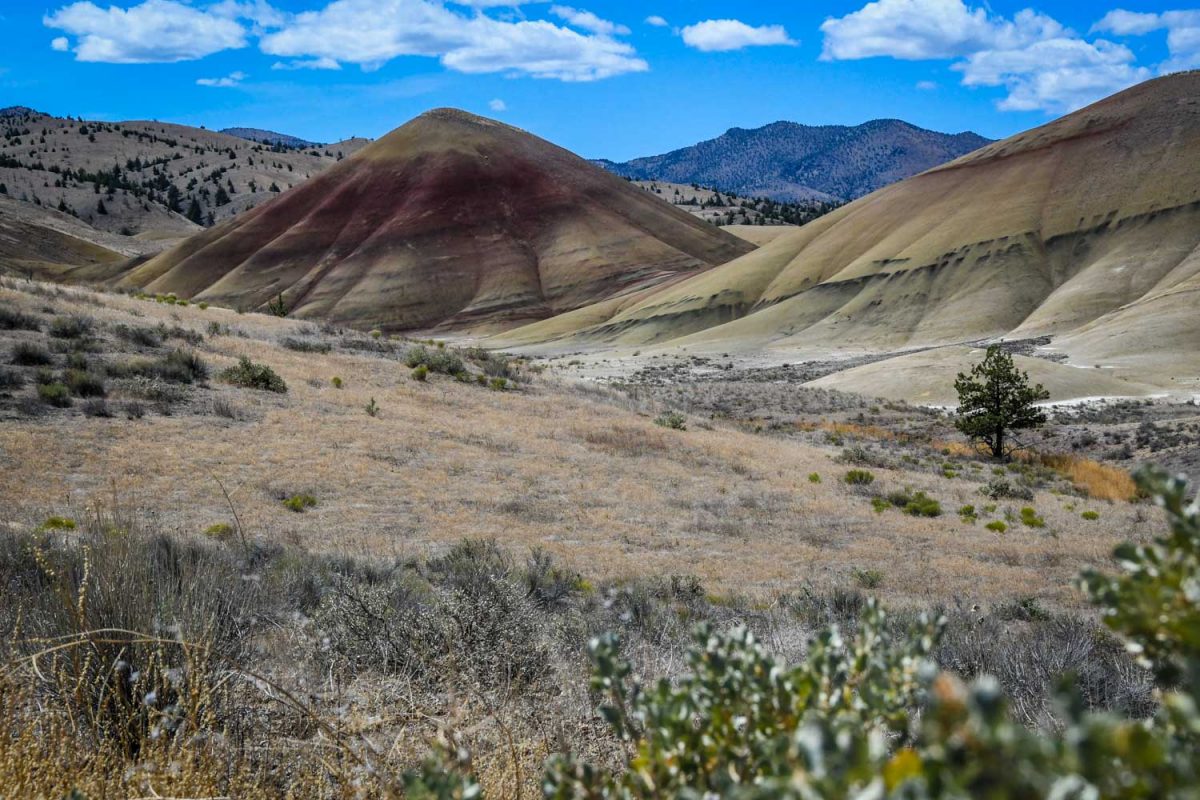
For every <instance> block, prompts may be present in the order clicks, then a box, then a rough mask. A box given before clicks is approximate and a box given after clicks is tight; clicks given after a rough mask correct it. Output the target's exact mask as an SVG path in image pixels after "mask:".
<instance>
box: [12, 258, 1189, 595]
mask: <svg viewBox="0 0 1200 800" xmlns="http://www.w3.org/2000/svg"><path fill="white" fill-rule="evenodd" d="M0 291H2V293H3V294H2V296H0V300H2V301H3V305H4V306H5V307H6V308H12V309H14V310H20V311H22V312H25V313H28V314H29V315H31V316H32V317H34V318H35V319H37V320H40V322H41V324H40V325H39V327H42V328H44V329H45V328H49V327H50V326H51V325H52V324H53V321H54V320H56V319H60V318H79V317H83V318H86V319H87V320H89V323H88V324H89V326H90V330H91V331H92V333H91V334H89V336H90V339H89V342H88V343H87V344H86V345H85V346H83V349H84V350H87V351H91V352H87V353H84V354H83V355H82V356H81V358H82V359H83V360H85V361H87V362H88V363H89V364H90V366H88V367H87V369H88V370H90V371H91V372H95V373H98V374H103V373H104V371H105V370H106V369H108V370H111V371H113V372H115V373H117V374H121V373H122V368H121V367H120V365H121V364H122V363H123V362H129V361H130V360H131V359H132V360H137V359H139V358H140V359H142V360H145V358H146V357H147V356H149V355H152V354H153V353H154V352H159V351H161V352H169V351H170V350H171V349H172V348H176V347H180V346H182V347H183V348H184V349H189V350H194V352H195V353H196V354H198V356H199V358H200V359H202V360H203V361H204V362H205V363H206V364H207V365H208V366H209V371H210V372H211V373H212V374H213V375H215V374H216V373H217V372H218V371H220V370H222V369H224V368H226V367H228V366H230V365H232V364H234V363H235V362H236V360H237V358H239V357H241V356H248V357H249V358H250V359H252V360H253V361H255V362H261V363H265V364H267V365H269V366H271V367H272V368H273V369H274V370H276V371H277V372H278V373H279V374H280V375H281V376H282V377H283V378H284V379H285V380H286V382H287V385H288V391H287V393H286V394H272V393H268V392H261V391H255V390H252V389H244V388H236V387H233V386H230V385H227V384H225V383H222V382H221V381H219V380H216V379H215V378H210V379H209V380H207V381H205V382H201V383H197V384H194V385H173V384H170V383H169V382H165V381H164V380H162V379H158V378H156V379H154V380H150V381H147V380H145V379H138V380H136V381H131V380H127V379H123V378H116V379H109V380H108V384H109V385H108V387H107V389H108V391H107V393H108V395H109V396H108V397H107V398H106V399H105V400H103V401H99V400H93V401H91V403H92V405H95V404H96V403H97V402H102V403H103V404H105V405H106V412H105V413H109V414H111V416H107V417H105V416H89V415H88V410H89V404H88V401H83V400H77V401H76V402H75V403H74V405H73V406H72V407H71V408H65V409H58V408H52V407H49V406H47V405H45V404H39V403H38V401H37V400H36V398H35V388H34V384H35V383H37V382H38V380H39V379H38V378H36V373H37V372H38V370H42V371H44V370H47V369H49V370H55V369H56V368H57V367H56V365H57V364H58V363H60V362H63V363H65V359H67V358H68V356H67V355H59V354H54V355H52V362H53V363H52V364H51V365H50V366H43V367H28V368H21V367H16V366H9V367H6V368H5V369H6V370H7V371H8V372H9V373H10V374H19V373H24V376H25V377H24V380H21V381H20V382H21V383H22V384H23V387H22V388H10V389H8V390H6V391H5V394H6V395H7V399H0V414H2V415H3V418H4V422H3V426H2V427H0V460H2V463H3V466H4V471H3V472H4V477H3V480H2V481H0V504H3V505H4V507H6V508H7V509H9V510H10V513H13V514H14V516H13V517H12V518H11V519H10V521H11V522H13V523H19V524H21V525H31V524H37V523H38V522H40V521H41V520H42V519H44V518H46V517H49V516H54V515H59V516H68V517H74V518H79V517H85V516H87V515H89V514H90V513H93V512H92V511H91V509H93V507H94V506H96V505H97V504H100V505H104V504H118V505H121V506H128V507H134V508H137V509H139V510H140V511H141V512H142V513H144V514H145V515H147V516H148V517H149V518H151V519H153V520H154V521H155V524H156V525H157V526H158V527H160V528H161V529H163V530H165V531H169V532H171V533H173V534H175V535H180V536H183V537H200V536H202V535H203V534H202V532H203V531H204V530H205V529H206V528H208V527H209V526H212V525H215V524H222V523H229V522H232V520H231V519H230V518H231V510H230V501H231V502H232V505H233V507H234V509H236V512H237V515H238V518H239V519H240V521H241V524H242V526H243V527H244V529H245V531H246V532H247V534H248V535H249V536H250V537H254V538H261V539H264V540H269V541H279V542H287V543H294V544H298V545H302V546H304V547H306V548H309V549H313V550H317V551H326V552H330V551H331V552H337V553H342V554H349V555H354V556H386V557H393V556H418V555H424V554H428V553H437V552H441V551H444V550H445V549H446V548H447V547H449V546H450V545H452V544H454V543H456V542H458V541H461V540H463V539H465V538H489V539H495V540H496V541H497V542H499V543H500V544H501V545H503V546H505V547H509V548H514V549H516V550H527V549H528V548H534V547H537V548H544V549H545V550H547V551H548V552H550V553H552V554H554V555H555V556H557V557H559V558H561V559H562V560H564V561H565V562H567V563H569V564H570V565H571V566H572V568H574V569H576V570H578V571H579V572H581V573H583V574H585V575H588V576H589V577H592V578H595V579H609V580H611V579H620V578H634V577H637V576H645V575H664V574H674V573H688V574H692V575H695V576H697V577H698V578H699V579H700V580H701V581H702V582H703V584H704V586H705V587H707V588H708V590H709V591H711V592H716V593H719V594H740V595H747V596H752V597H759V598H769V597H771V596H775V595H778V594H779V593H784V592H796V591H801V590H803V589H805V588H812V589H818V590H826V589H829V588H832V587H837V586H853V585H855V584H856V582H860V581H861V580H863V579H862V578H861V577H860V576H862V575H864V574H866V575H878V576H879V577H878V578H876V579H872V580H871V581H870V582H871V583H872V584H874V585H873V586H872V589H873V590H874V591H876V592H878V593H879V594H881V595H882V596H883V597H885V598H886V599H888V600H889V601H891V602H900V603H905V604H918V605H924V604H928V603H938V602H949V601H952V600H954V601H958V602H961V603H966V604H976V603H996V602H1001V601H1003V600H1005V599H1012V598H1020V597H1037V598H1039V599H1040V600H1041V601H1042V602H1045V603H1050V604H1053V605H1059V606H1065V607H1071V606H1074V605H1076V604H1077V603H1078V596H1077V594H1076V592H1075V590H1074V589H1073V588H1072V587H1071V585H1070V581H1071V579H1072V577H1073V576H1074V575H1075V574H1076V573H1077V572H1078V571H1079V569H1080V568H1081V567H1083V566H1084V565H1087V564H1096V563H1103V562H1104V561H1105V560H1106V559H1107V557H1108V553H1109V552H1110V550H1111V548H1112V546H1113V545H1114V544H1115V543H1116V542H1117V541H1118V540H1119V539H1121V538H1124V537H1128V536H1134V537H1138V538H1140V537H1145V536H1148V535H1150V534H1151V533H1152V531H1153V530H1154V525H1153V523H1152V522H1149V521H1148V520H1149V519H1150V517H1151V515H1149V514H1147V511H1146V509H1144V508H1142V507H1141V506H1137V505H1130V504H1128V503H1125V502H1112V501H1109V500H1104V499H1092V498H1087V497H1079V496H1074V495H1075V494H1078V492H1077V490H1076V489H1075V488H1074V487H1073V486H1072V484H1071V482H1070V481H1068V480H1065V479H1063V478H1061V477H1059V476H1056V475H1054V474H1053V473H1050V472H1048V471H1047V470H1045V469H1044V468H1042V473H1045V474H1041V475H1039V474H1038V473H1037V472H1036V471H1035V470H1033V469H1032V468H1027V469H1026V472H1025V473H1024V474H1022V473H1005V474H1004V476H1003V477H997V476H995V475H993V474H992V473H993V466H992V465H990V464H986V463H984V462H983V461H981V460H980V459H977V458H975V457H973V456H971V455H970V453H966V455H962V454H959V455H953V456H947V455H944V454H943V453H942V452H941V448H942V447H943V443H942V442H941V440H943V439H944V440H946V441H952V440H953V439H954V434H953V432H952V431H951V430H950V428H949V426H948V425H947V424H946V422H945V421H944V420H943V419H941V418H940V416H939V415H937V414H933V413H930V412H928V411H921V410H919V409H912V408H909V407H906V406H903V405H896V404H890V405H888V406H887V408H883V409H881V407H880V405H879V404H878V403H876V402H875V401H870V400H866V399H863V398H861V397H857V396H854V395H844V394H841V393H838V392H828V391H822V390H814V389H807V388H805V389H801V388H798V387H795V386H793V385H791V384H789V382H788V381H786V380H784V381H783V382H782V383H778V382H773V381H767V382H763V381H756V380H755V379H754V376H753V375H752V374H750V373H738V372H736V371H735V372H732V373H731V372H728V371H727V370H720V369H717V370H712V371H711V374H710V376H709V377H710V378H714V377H715V378H719V379H725V378H730V379H727V380H718V381H716V382H714V381H712V380H710V381H707V382H701V383H699V384H692V383H689V382H687V381H683V380H681V381H679V382H678V385H677V386H676V385H673V384H672V382H671V381H670V380H649V381H643V383H644V384H645V386H643V387H642V390H640V391H637V392H634V393H633V394H632V395H630V394H629V393H626V392H621V391H618V390H616V389H613V388H605V387H600V386H596V385H593V384H589V383H581V382H579V381H576V380H573V379H571V378H568V377H562V378H560V377H558V375H560V374H563V373H566V374H567V375H569V374H570V372H571V370H570V369H565V368H564V369H553V368H552V369H550V370H546V371H540V372H537V371H538V370H539V367H538V365H537V364H525V365H524V366H518V367H515V369H517V370H519V371H520V374H521V375H523V376H524V379H521V380H517V381H513V382H511V383H510V384H509V388H508V389H506V390H503V391H494V390H489V389H488V388H486V387H485V386H480V385H477V384H475V383H463V382H461V381H455V380H453V379H451V378H448V377H446V376H443V375H437V374H436V373H433V374H430V376H429V377H428V379H427V380H426V381H417V380H414V379H413V378H412V377H411V376H410V372H411V370H410V369H409V368H408V367H406V366H405V364H404V363H403V361H402V359H403V357H404V354H405V351H406V350H407V348H408V346H409V345H408V344H407V343H404V342H400V341H390V340H388V339H386V338H378V339H375V338H371V337H369V336H364V335H361V334H353V333H348V332H329V331H325V332H323V331H321V330H320V329H318V328H317V326H315V325H313V324H311V323H303V322H296V321H292V320H287V319H278V318H273V317H268V316H263V315H254V314H246V315H238V314H235V313H234V312H231V311H228V310H223V309H217V308H208V309H205V310H201V309H199V308H197V307H196V306H194V305H193V306H188V307H183V306H179V305H170V304H165V303H156V302H153V300H146V299H137V298H134V297H131V296H124V295H115V294H94V293H91V292H89V291H86V290H83V289H62V288H58V287H51V286H49V285H40V284H36V283H25V282H16V281H8V282H7V283H6V284H5V285H4V288H3V289H2V290H0ZM122 326H123V327H124V328H125V329H131V328H139V327H141V328H156V327H157V326H163V328H162V330H164V331H166V332H167V333H166V336H167V338H166V340H165V341H164V342H162V343H161V344H160V345H159V346H158V348H157V349H155V348H146V347H141V348H140V349H139V347H134V346H132V345H130V344H129V342H128V341H126V340H123V339H121V337H120V336H118V335H115V334H114V333H113V331H116V330H118V329H120V328H122ZM172 331H174V333H172ZM126 336H128V333H126ZM172 336H176V337H183V338H184V339H190V340H191V341H192V342H193V343H194V344H187V343H186V342H183V341H182V340H172V339H171V338H170V337H172ZM0 339H3V340H4V341H3V344H2V345H0V349H2V350H3V351H4V352H5V354H6V355H7V354H8V352H9V351H11V350H12V349H13V348H14V347H15V346H16V345H18V344H20V343H37V342H44V343H45V344H47V345H48V346H51V347H52V349H54V348H57V349H59V350H65V349H71V347H73V346H74V345H72V343H71V342H70V341H69V340H67V339H61V338H59V339H55V338H54V337H53V336H47V335H46V333H45V332H44V331H43V332H35V331H19V330H10V331H0ZM126 371H128V370H126ZM654 374H655V373H653V372H652V373H650V375H654ZM335 377H336V378H338V379H340V383H341V388H337V387H335V385H334V382H333V381H334V378H335ZM776 377H777V376H776ZM697 386H698V387H699V389H700V390H703V391H704V392H707V393H708V395H709V397H708V399H707V400H705V399H699V400H698V399H697V396H698V395H697V392H698V391H699V390H697V389H696V388H695V387H697ZM655 387H657V388H655ZM689 387H691V388H689ZM648 389H653V391H649V390H648ZM764 391H766V393H765V394H764ZM372 403H373V404H375V406H377V408H378V413H377V415H376V416H370V415H369V414H368V413H367V411H366V410H365V409H366V407H367V406H368V405H369V404H372ZM131 405H132V406H135V407H136V410H137V413H136V414H130V413H127V412H128V410H129V407H130V406H131ZM672 409H679V410H683V411H685V412H690V413H688V414H687V417H686V422H685V425H686V428H687V429H686V430H673V429H670V428H667V427H663V426H661V425H656V424H655V417H656V416H657V415H659V414H660V413H662V412H664V411H668V410H672ZM891 409H895V410H891ZM93 410H94V409H93ZM134 416H136V417H137V418H130V417H134ZM830 420H841V421H844V422H846V423H848V425H847V427H845V428H844V429H843V430H842V431H841V432H836V431H834V432H831V431H828V430H825V429H823V428H822V426H825V425H826V424H827V423H828V422H829V421H830ZM1172 424H1174V423H1172ZM1180 424H1182V425H1183V427H1182V433H1181V434H1180V435H1179V436H1176V442H1175V443H1176V445H1179V444H1180V441H1182V445H1181V447H1182V449H1183V450H1185V451H1186V450H1187V444H1188V443H1189V442H1193V446H1194V439H1189V438H1188V437H1189V436H1190V435H1191V434H1189V433H1188V430H1189V429H1188V428H1187V417H1186V416H1185V417H1184V418H1183V422H1182V423H1180ZM1126 427H1130V426H1129V425H1127V426H1126ZM1133 427H1136V426H1133ZM1192 430H1195V428H1194V427H1193V428H1192ZM1127 432H1128V431H1127ZM1129 437H1130V440H1131V441H1132V440H1133V437H1134V434H1133V433H1129ZM1180 437H1182V439H1180ZM954 446H955V447H956V448H957V449H956V450H955V451H954V452H956V453H961V452H962V449H961V448H962V446H961V444H957V443H955V445H954ZM1050 446H1051V447H1059V448H1061V447H1063V446H1067V447H1068V451H1070V450H1069V445H1067V443H1066V442H1051V443H1050ZM863 466H865V467H867V468H869V469H870V470H871V471H872V473H873V476H874V481H873V483H872V484H870V485H869V486H852V485H848V484H847V483H845V482H844V480H843V478H844V476H845V474H846V473H847V471H848V470H850V469H854V468H856V467H863ZM997 471H999V472H1001V473H1004V470H1003V469H999V470H997ZM1007 479H1011V480H1012V482H1014V483H1018V484H1021V485H1022V487H1023V488H1022V489H1021V491H1019V492H1018V493H1017V495H1016V496H1015V497H1008V498H1005V497H1002V496H998V497H996V498H993V499H989V498H988V497H987V496H985V495H983V494H981V487H986V486H987V485H988V484H989V481H995V480H1007ZM817 481H819V482H817ZM222 487H223V488H224V490H227V491H228V492H229V494H230V499H229V500H228V501H227V499H226V498H225V496H224V494H223V488H222ZM906 491H907V492H909V493H912V492H917V491H920V492H925V493H926V494H927V495H928V496H929V497H932V498H933V499H935V500H937V501H938V503H940V506H941V510H942V513H941V515H940V516H938V517H936V518H923V517H914V516H909V515H907V514H904V513H901V512H900V511H899V510H896V509H894V508H893V509H891V510H880V509H881V507H880V505H879V503H880V502H881V500H882V499H886V496H887V495H888V494H889V493H901V494H902V493H904V492H906ZM1022 494H1023V495H1024V496H1023V497H1022V496H1021V495H1022ZM296 495H311V496H312V497H313V498H314V499H315V501H316V504H315V506H313V507H312V508H309V509H307V510H304V511H303V512H302V513H294V512H293V511H289V510H288V509H287V508H285V506H284V503H283V501H284V500H286V499H287V498H289V497H293V496H296ZM873 504H874V505H873ZM965 506H973V507H974V508H975V509H976V516H975V517H970V516H960V514H959V513H958V512H959V510H960V509H961V508H963V507H965ZM1026 506H1029V507H1032V508H1033V509H1034V510H1035V511H1036V514H1037V515H1039V516H1041V517H1043V518H1044V523H1045V525H1044V527H1037V528H1033V527H1028V526H1024V525H1022V524H1021V523H1020V522H1019V521H1014V520H1016V519H1017V518H1018V516H1019V512H1020V510H1021V509H1022V508H1023V507H1026ZM985 509H989V510H986V511H985ZM1085 510H1094V511H1095V512H1096V513H1098V514H1099V519H1098V520H1095V521H1087V520H1083V519H1081V517H1080V514H1081V513H1082V512H1083V511H1085ZM14 512H15V513H14ZM997 520H998V521H1002V522H1005V527H1006V528H1007V531H1006V532H1005V533H996V532H994V531H991V530H988V529H986V528H985V527H984V526H985V524H986V523H987V522H989V521H997Z"/></svg>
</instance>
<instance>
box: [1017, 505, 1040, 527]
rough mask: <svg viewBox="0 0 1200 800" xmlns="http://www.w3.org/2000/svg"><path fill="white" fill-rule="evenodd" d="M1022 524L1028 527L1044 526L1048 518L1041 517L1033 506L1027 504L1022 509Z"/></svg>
mask: <svg viewBox="0 0 1200 800" xmlns="http://www.w3.org/2000/svg"><path fill="white" fill-rule="evenodd" d="M1021 524H1022V525H1024V526H1025V527H1027V528H1044V527H1046V520H1044V519H1042V518H1041V517H1039V516H1038V515H1037V511H1035V510H1034V509H1033V508H1032V507H1030V506H1025V507H1024V508H1022V509H1021Z"/></svg>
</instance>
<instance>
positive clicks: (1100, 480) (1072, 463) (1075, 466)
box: [1037, 454, 1137, 501]
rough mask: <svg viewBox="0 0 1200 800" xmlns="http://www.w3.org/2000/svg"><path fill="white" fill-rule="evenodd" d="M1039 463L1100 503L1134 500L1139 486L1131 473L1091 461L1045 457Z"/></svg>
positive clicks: (1075, 457)
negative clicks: (1068, 480) (1100, 501)
mask: <svg viewBox="0 0 1200 800" xmlns="http://www.w3.org/2000/svg"><path fill="white" fill-rule="evenodd" d="M1037 460H1038V462H1039V463H1041V464H1043V465H1045V466H1047V467H1050V468H1051V469H1053V470H1055V471H1056V472H1059V473H1061V474H1062V475H1064V476H1065V477H1067V478H1068V479H1070V481H1071V483H1072V484H1074V486H1075V488H1076V489H1078V490H1079V491H1081V492H1084V493H1085V494H1087V496H1088V497H1094V498H1096V499H1097V500H1126V501H1129V500H1134V499H1135V498H1136V497H1137V485H1136V484H1134V482H1133V478H1132V477H1130V475H1129V473H1128V472H1126V471H1125V470H1123V469H1119V468H1118V467H1111V466H1109V465H1108V464H1101V463H1100V462H1099V461H1093V460H1092V459H1090V458H1081V457H1079V456H1073V455H1056V454H1048V455H1047V454H1043V455H1040V456H1038V457H1037Z"/></svg>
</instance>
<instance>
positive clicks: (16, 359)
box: [9, 342, 54, 367]
mask: <svg viewBox="0 0 1200 800" xmlns="http://www.w3.org/2000/svg"><path fill="white" fill-rule="evenodd" d="M9 360H10V361H11V362H12V363H13V364H16V365H17V366H18V367H40V366H44V365H46V364H49V363H51V362H53V361H54V357H53V356H51V355H50V351H49V350H47V349H46V348H44V347H42V346H41V345H40V344H35V343H33V342H17V343H16V344H15V345H13V349H12V353H11V354H10V356H9Z"/></svg>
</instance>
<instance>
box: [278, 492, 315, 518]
mask: <svg viewBox="0 0 1200 800" xmlns="http://www.w3.org/2000/svg"><path fill="white" fill-rule="evenodd" d="M316 505H317V498H315V497H313V496H312V495H311V494H307V493H304V494H294V495H292V496H291V497H289V498H287V499H286V500H284V501H283V507H284V508H286V509H287V510H288V511H295V512H296V513H297V514H303V513H304V512H305V511H307V510H308V509H310V508H313V507H315V506H316Z"/></svg>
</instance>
